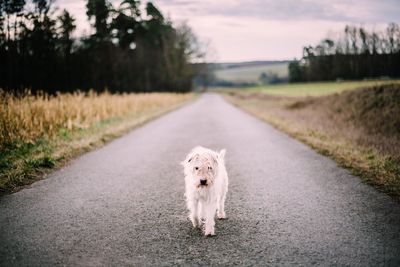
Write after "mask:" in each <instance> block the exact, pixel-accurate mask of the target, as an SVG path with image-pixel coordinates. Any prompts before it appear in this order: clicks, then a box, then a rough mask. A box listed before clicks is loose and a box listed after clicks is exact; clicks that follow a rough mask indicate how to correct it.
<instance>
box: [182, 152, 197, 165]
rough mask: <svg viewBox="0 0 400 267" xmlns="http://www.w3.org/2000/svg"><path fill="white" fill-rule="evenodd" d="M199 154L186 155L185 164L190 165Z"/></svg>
mask: <svg viewBox="0 0 400 267" xmlns="http://www.w3.org/2000/svg"><path fill="white" fill-rule="evenodd" d="M198 156H199V154H197V153H196V154H190V155H188V157H187V158H186V160H185V162H187V163H190V162H191V161H192V160H193V159H194V158H196V157H198Z"/></svg>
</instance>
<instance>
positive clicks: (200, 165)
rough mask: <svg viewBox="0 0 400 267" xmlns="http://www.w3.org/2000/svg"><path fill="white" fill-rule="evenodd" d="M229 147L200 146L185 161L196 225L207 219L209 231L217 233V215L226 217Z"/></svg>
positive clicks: (191, 213) (188, 198)
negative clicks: (227, 154)
mask: <svg viewBox="0 0 400 267" xmlns="http://www.w3.org/2000/svg"><path fill="white" fill-rule="evenodd" d="M224 158H225V149H223V150H221V151H220V152H216V151H213V150H210V149H208V148H204V147H201V146H197V147H195V148H193V149H192V151H191V152H190V153H189V154H188V155H187V156H186V159H185V160H184V161H183V162H182V165H183V167H184V173H185V185H186V192H185V196H186V204H187V207H188V209H189V219H190V221H191V222H192V224H193V227H199V226H200V225H201V224H202V223H204V226H203V229H204V233H205V235H215V230H214V225H215V221H214V217H215V213H217V217H218V219H225V217H226V215H225V198H226V193H227V191H228V174H227V172H226V168H225V159H224Z"/></svg>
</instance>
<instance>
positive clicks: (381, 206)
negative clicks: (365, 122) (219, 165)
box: [0, 94, 400, 266]
mask: <svg viewBox="0 0 400 267" xmlns="http://www.w3.org/2000/svg"><path fill="white" fill-rule="evenodd" d="M196 145H203V146H206V147H210V148H213V149H221V148H226V149H227V169H228V173H229V176H230V188H229V192H228V197H227V202H226V208H227V216H228V219H227V220H225V221H217V224H216V234H217V236H215V237H208V238H207V237H204V236H203V235H202V233H201V232H200V231H199V230H196V229H192V227H191V224H190V222H189V221H188V220H187V212H186V209H185V202H184V197H183V194H184V180H183V175H182V168H181V166H180V164H179V162H180V161H181V160H183V159H184V157H185V155H186V153H187V152H188V151H189V150H190V149H191V148H192V147H194V146H196ZM0 226H1V228H0V266H28V265H29V266H57V265H61V266H64V265H66V266H187V265H189V266H196V265H203V266H211V265H240V266H266V265H269V266H290V265H305V266H310V265H325V266H326V265H331V266H332V265H336V266H399V265H400V205H399V204H397V203H394V202H393V201H392V200H391V199H390V198H389V197H388V196H386V195H385V194H382V193H379V192H377V191H376V190H375V189H373V188H371V187H369V186H367V185H365V184H363V183H362V182H361V181H360V180H359V179H358V178H357V177H354V176H352V175H350V174H349V172H348V171H346V170H344V169H342V168H340V167H338V166H337V165H336V164H335V163H334V162H333V161H331V160H330V159H328V158H326V157H324V156H321V155H319V154H317V153H316V152H314V151H313V150H311V149H310V148H308V147H307V146H305V145H303V144H301V143H299V142H297V141H295V140H293V139H291V138H289V137H288V136H286V135H285V134H283V133H281V132H278V131H277V130H275V129H273V128H272V127H270V126H269V125H267V124H265V123H264V122H261V121H259V120H257V119H255V118H253V117H251V116H250V115H248V114H246V113H244V112H242V111H240V110H238V109H237V108H235V107H233V106H232V105H230V104H228V103H227V102H226V101H224V100H223V98H222V97H220V96H218V95H214V94H205V95H203V96H202V97H201V98H200V99H198V100H196V101H195V102H194V103H191V104H188V105H186V106H184V107H182V108H180V109H178V110H176V111H173V112H171V113H169V114H167V115H165V116H163V117H161V118H159V119H156V120H154V121H152V122H150V123H148V124H146V125H144V126H143V127H141V128H138V129H136V130H134V131H132V132H131V133H129V134H127V135H125V136H123V137H122V138H119V139H117V140H115V141H113V142H111V143H109V144H108V145H106V146H105V147H103V148H101V149H98V150H95V151H93V152H90V153H87V154H85V155H83V156H82V157H79V158H78V159H76V160H74V161H72V162H71V163H70V164H69V165H68V166H66V167H64V168H62V169H60V170H58V171H56V172H54V173H52V174H51V175H49V176H48V177H47V178H46V179H45V180H42V181H39V182H36V183H34V184H33V185H32V186H31V188H27V189H24V190H22V191H20V192H17V193H15V194H12V195H7V196H4V197H2V198H1V199H0Z"/></svg>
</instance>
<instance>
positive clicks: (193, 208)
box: [187, 199, 200, 227]
mask: <svg viewBox="0 0 400 267" xmlns="http://www.w3.org/2000/svg"><path fill="white" fill-rule="evenodd" d="M187 206H188V209H189V219H190V221H191V222H192V224H193V227H197V226H199V223H200V222H199V217H198V206H199V201H198V200H195V199H191V200H189V201H188V202H187Z"/></svg>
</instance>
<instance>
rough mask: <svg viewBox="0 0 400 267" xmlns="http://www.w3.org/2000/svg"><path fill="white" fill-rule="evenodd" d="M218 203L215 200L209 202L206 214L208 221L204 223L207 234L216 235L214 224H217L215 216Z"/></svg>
mask: <svg viewBox="0 0 400 267" xmlns="http://www.w3.org/2000/svg"><path fill="white" fill-rule="evenodd" d="M216 208H217V207H216V205H215V203H214V202H212V203H207V206H206V209H205V213H206V214H205V215H206V222H205V225H204V234H205V235H209V236H212V235H215V230H214V226H215V221H214V217H215V211H216Z"/></svg>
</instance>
